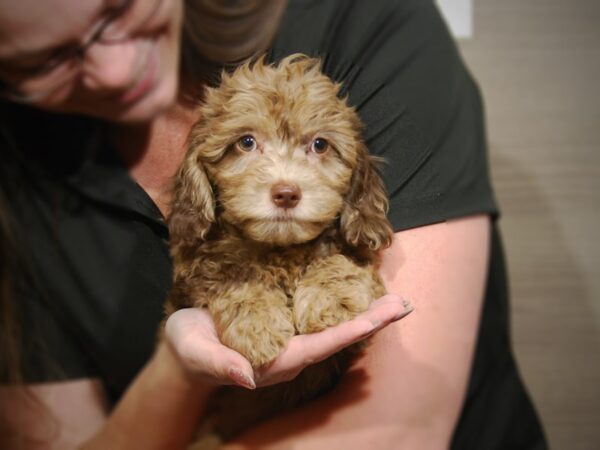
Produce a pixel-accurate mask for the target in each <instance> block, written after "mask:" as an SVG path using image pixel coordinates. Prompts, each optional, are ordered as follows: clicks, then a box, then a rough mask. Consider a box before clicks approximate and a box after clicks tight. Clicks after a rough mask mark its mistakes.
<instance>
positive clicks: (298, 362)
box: [255, 294, 412, 386]
mask: <svg viewBox="0 0 600 450" xmlns="http://www.w3.org/2000/svg"><path fill="white" fill-rule="evenodd" d="M411 311H412V307H411V306H410V303H408V302H407V301H405V300H402V299H401V298H400V297H398V296H397V295H392V294H389V295H386V296H384V297H381V298H380V299H378V300H376V301H374V302H373V303H372V304H371V306H370V308H369V309H368V310H367V311H365V312H364V313H362V314H360V315H359V316H357V317H356V318H355V319H353V320H350V321H347V322H342V323H340V324H339V325H336V326H335V327H331V328H327V329H326V330H323V331H321V332H319V333H313V334H305V335H298V336H294V337H293V338H292V339H291V340H290V342H289V343H288V345H287V346H286V348H285V349H284V350H283V352H281V354H280V355H279V356H278V357H277V358H276V359H275V360H274V361H273V362H272V363H271V364H269V365H268V366H265V367H264V368H261V369H259V370H257V371H255V379H256V382H257V384H259V385H261V386H266V385H269V384H275V383H279V382H281V381H286V380H289V379H292V378H294V377H295V376H296V375H297V374H298V373H299V372H300V371H301V370H302V369H303V368H304V367H306V366H308V365H310V364H315V363H317V362H319V361H322V360H324V359H326V358H327V357H329V356H331V355H332V354H334V353H336V352H338V351H340V350H342V349H344V348H345V347H348V346H349V345H351V344H353V343H355V342H357V341H360V340H362V339H365V338H366V337H368V336H370V335H372V334H373V333H375V332H377V331H379V330H380V329H382V328H384V327H385V326H387V325H389V324H390V323H391V322H394V321H396V320H399V319H401V318H403V317H405V316H406V315H407V314H409V313H410V312H411Z"/></svg>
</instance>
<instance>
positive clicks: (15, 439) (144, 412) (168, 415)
mask: <svg viewBox="0 0 600 450" xmlns="http://www.w3.org/2000/svg"><path fill="white" fill-rule="evenodd" d="M175 358H176V357H175V355H174V354H173V352H172V350H171V349H170V348H169V346H168V345H167V344H166V343H162V344H161V345H160V346H159V348H158V349H157V351H156V352H155V354H154V356H153V357H152V359H151V360H150V361H149V362H148V364H147V365H146V366H145V367H144V369H143V370H142V372H141V373H140V374H139V376H138V377H137V378H136V381H135V382H134V383H132V385H131V387H130V389H129V390H128V391H127V392H126V393H125V395H124V397H123V398H122V399H121V401H120V402H119V404H118V405H117V406H116V407H115V409H114V411H113V412H112V413H111V414H110V415H109V414H108V407H107V404H106V401H105V393H104V391H103V388H102V385H101V383H100V382H99V381H98V380H96V379H90V378H87V379H80V380H70V381H66V382H53V383H43V384H38V385H29V386H27V387H7V386H4V387H1V388H0V405H1V406H0V414H1V416H0V417H2V423H3V427H2V430H0V448H7V449H9V448H23V449H27V450H50V449H52V450H54V449H56V450H59V449H60V450H69V449H75V448H81V449H86V450H87V449H90V450H91V449H113V450H119V449H128V450H129V449H133V448H144V449H157V450H158V449H165V450H177V449H183V448H185V446H186V444H187V443H188V442H189V439H190V438H191V436H192V434H193V433H194V431H195V429H196V423H197V420H198V418H199V416H200V414H201V412H202V405H203V404H204V401H205V399H206V396H207V395H208V394H209V393H210V392H211V390H212V388H211V387H210V386H209V385H207V384H205V383H201V382H198V381H197V379H195V378H192V377H190V375H189V374H187V373H186V372H185V371H184V370H183V369H182V368H181V366H180V364H178V362H177V361H176V359H175ZM17 443H18V444H19V445H17Z"/></svg>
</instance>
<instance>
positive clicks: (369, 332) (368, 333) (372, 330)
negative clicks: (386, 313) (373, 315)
mask: <svg viewBox="0 0 600 450" xmlns="http://www.w3.org/2000/svg"><path fill="white" fill-rule="evenodd" d="M381 325H382V322H381V320H372V321H371V328H369V329H368V330H367V331H365V332H364V333H362V334H361V335H360V339H365V338H368V337H369V336H371V335H372V334H374V333H375V332H377V330H379V328H381Z"/></svg>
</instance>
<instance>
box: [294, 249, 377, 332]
mask: <svg viewBox="0 0 600 450" xmlns="http://www.w3.org/2000/svg"><path fill="white" fill-rule="evenodd" d="M384 294H385V288H384V287H383V284H382V282H381V280H380V279H379V275H378V274H377V273H376V271H375V270H374V268H373V267H372V266H366V267H361V266H358V265H356V264H355V263H354V262H353V261H351V260H350V259H349V258H347V257H346V256H344V255H333V256H329V257H327V258H323V259H319V260H317V261H315V262H313V263H312V264H311V265H310V266H309V267H308V268H307V270H306V273H305V275H304V276H303V277H302V279H301V280H300V282H299V283H298V287H297V289H296V292H295V294H294V300H293V301H294V324H295V326H296V329H297V330H298V332H300V333H302V334H306V333H315V332H318V331H321V330H324V329H325V328H328V327H331V326H334V325H337V324H339V323H341V322H344V321H346V320H350V319H352V318H354V317H356V316H357V315H358V314H360V313H361V312H363V311H366V310H367V308H368V307H369V304H370V303H371V301H372V300H374V299H376V298H379V297H381V296H382V295H384Z"/></svg>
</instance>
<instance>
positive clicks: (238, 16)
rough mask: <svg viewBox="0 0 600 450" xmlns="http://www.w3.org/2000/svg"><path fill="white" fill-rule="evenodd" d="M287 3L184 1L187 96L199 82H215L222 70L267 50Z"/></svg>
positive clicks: (278, 0)
mask: <svg viewBox="0 0 600 450" xmlns="http://www.w3.org/2000/svg"><path fill="white" fill-rule="evenodd" d="M286 4H287V0H186V2H185V17H184V23H183V38H182V84H183V88H184V89H185V90H186V93H187V94H188V95H190V94H191V95H192V96H196V94H197V93H198V89H199V86H200V83H207V84H209V85H215V84H216V83H218V81H219V78H220V73H221V70H222V69H223V68H233V67H235V66H237V65H238V64H239V63H241V62H242V61H245V60H246V59H248V58H251V57H255V56H257V55H259V54H260V53H263V52H264V51H265V50H267V49H268V48H269V46H270V44H271V42H272V40H273V38H274V36H275V33H276V32H277V29H278V26H279V23H280V21H281V17H282V16H283V12H284V10H285V6H286ZM196 97H197V96H196Z"/></svg>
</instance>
